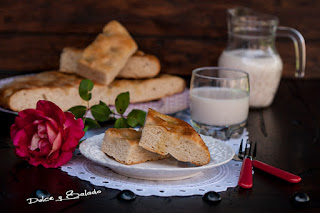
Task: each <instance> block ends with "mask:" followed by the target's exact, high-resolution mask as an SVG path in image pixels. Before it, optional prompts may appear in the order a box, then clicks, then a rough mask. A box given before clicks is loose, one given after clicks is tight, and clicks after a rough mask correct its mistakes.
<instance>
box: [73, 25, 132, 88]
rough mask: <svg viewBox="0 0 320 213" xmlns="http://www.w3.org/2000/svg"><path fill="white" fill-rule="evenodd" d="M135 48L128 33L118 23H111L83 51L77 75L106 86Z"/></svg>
mask: <svg viewBox="0 0 320 213" xmlns="http://www.w3.org/2000/svg"><path fill="white" fill-rule="evenodd" d="M137 48H138V46H137V44H136V42H135V41H134V40H133V39H132V37H131V36H130V34H129V33H128V31H127V30H126V29H125V28H124V27H123V26H122V25H121V24H120V23H119V22H117V21H111V22H109V23H108V24H107V25H106V26H105V27H104V31H103V33H101V34H99V35H98V36H97V38H96V39H95V40H94V41H93V43H91V44H90V45H89V46H88V47H87V48H85V50H84V51H83V54H82V57H81V59H80V61H79V64H78V74H79V75H81V76H83V77H85V78H88V79H91V80H94V81H96V82H98V83H101V84H105V85H108V84H110V83H111V82H112V81H113V80H114V79H115V77H116V76H117V75H118V74H119V73H120V71H121V69H122V68H123V67H124V66H125V64H126V63H127V61H128V59H129V58H130V57H131V55H132V54H133V53H134V52H136V51H137Z"/></svg>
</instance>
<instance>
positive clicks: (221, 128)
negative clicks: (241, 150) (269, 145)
mask: <svg viewBox="0 0 320 213" xmlns="http://www.w3.org/2000/svg"><path fill="white" fill-rule="evenodd" d="M249 85H250V84H249V75H248V73H246V72H244V71H241V70H235V69H228V68H222V67H201V68H198V69H195V70H193V71H192V78H191V85H190V109H191V123H192V126H193V127H194V128H195V130H196V131H197V132H198V133H201V134H204V135H211V136H213V137H215V138H218V139H221V140H228V139H230V138H236V137H239V136H240V135H241V134H242V132H243V129H244V127H245V125H246V122H247V117H248V112H249V95H250V89H249V88H250V86H249Z"/></svg>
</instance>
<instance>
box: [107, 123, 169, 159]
mask: <svg viewBox="0 0 320 213" xmlns="http://www.w3.org/2000/svg"><path fill="white" fill-rule="evenodd" d="M140 137H141V131H135V130H134V129H129V128H123V129H114V128H110V129H108V130H107V131H106V132H105V135H104V139H103V142H102V145H101V151H102V152H104V153H106V154H107V155H108V156H110V157H113V158H114V159H115V160H116V161H118V162H119V163H122V164H127V165H131V164H137V163H143V162H146V161H151V160H159V159H163V158H166V157H168V156H163V155H158V154H156V153H153V152H149V151H147V150H145V149H143V148H142V147H140V146H139V140H140Z"/></svg>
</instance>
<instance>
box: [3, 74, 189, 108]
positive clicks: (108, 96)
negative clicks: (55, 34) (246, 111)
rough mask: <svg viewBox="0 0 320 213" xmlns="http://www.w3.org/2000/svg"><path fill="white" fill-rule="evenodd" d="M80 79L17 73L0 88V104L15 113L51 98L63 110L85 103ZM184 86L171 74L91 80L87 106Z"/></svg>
mask: <svg viewBox="0 0 320 213" xmlns="http://www.w3.org/2000/svg"><path fill="white" fill-rule="evenodd" d="M81 80H83V78H81V77H79V76H77V75H74V74H67V73H62V72H59V71H47V72H41V73H37V74H34V75H28V76H19V77H16V78H15V79H14V80H13V81H12V82H10V83H8V84H5V85H2V87H1V88H0V105H1V106H2V107H5V108H9V109H11V110H13V111H17V112H19V111H21V110H24V109H28V108H35V107H36V104H37V102H38V100H48V101H52V102H53V103H55V104H56V105H58V106H59V107H60V108H61V109H62V110H63V111H66V110H68V109H69V108H71V107H73V106H76V105H86V102H85V101H84V100H82V99H81V98H80V96H79V92H78V88H79V84H80V82H81ZM184 88H185V82H184V80H183V79H182V78H180V77H177V76H171V75H162V76H160V77H158V78H153V79H146V80H127V79H122V80H115V81H114V82H112V83H111V84H110V85H109V86H106V85H102V84H98V83H95V84H94V88H93V90H92V99H91V100H90V105H92V106H93V105H94V104H98V103H99V102H100V100H101V101H103V102H104V103H106V104H107V105H114V101H115V99H116V97H117V95H119V94H120V93H123V92H127V91H128V92H129V93H130V103H137V102H146V101H151V100H157V99H160V98H163V97H166V96H170V95H173V94H176V93H180V92H182V91H183V90H184Z"/></svg>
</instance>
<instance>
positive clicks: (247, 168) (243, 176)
mask: <svg viewBox="0 0 320 213" xmlns="http://www.w3.org/2000/svg"><path fill="white" fill-rule="evenodd" d="M245 147H246V149H245V154H244V158H243V162H242V167H241V171H240V176H239V181H238V185H239V186H240V187H242V188H245V189H250V188H252V155H251V154H250V153H251V149H252V143H251V142H250V148H249V149H247V143H246V145H245ZM240 150H241V151H240ZM254 150H255V151H254V152H256V149H254ZM240 154H243V151H242V141H241V144H240V148H239V156H240Z"/></svg>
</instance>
